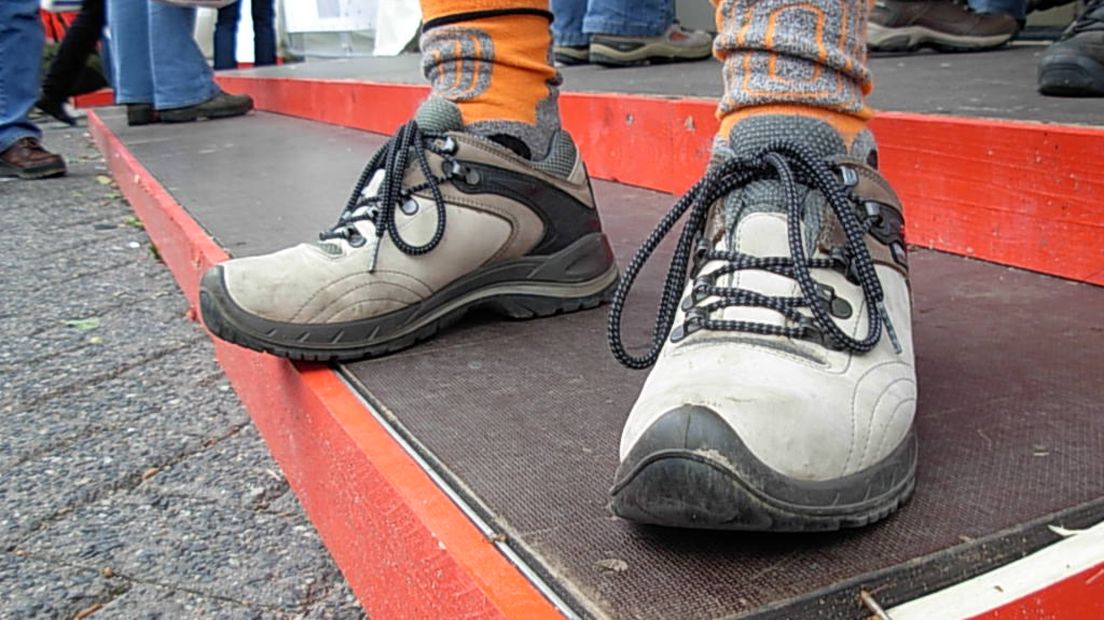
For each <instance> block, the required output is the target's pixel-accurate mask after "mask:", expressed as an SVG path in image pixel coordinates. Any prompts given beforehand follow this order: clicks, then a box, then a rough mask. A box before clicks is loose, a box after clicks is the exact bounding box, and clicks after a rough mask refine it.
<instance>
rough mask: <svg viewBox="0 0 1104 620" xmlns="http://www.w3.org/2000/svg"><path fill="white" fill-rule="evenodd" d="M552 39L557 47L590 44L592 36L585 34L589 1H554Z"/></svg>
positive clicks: (552, 3) (552, 2)
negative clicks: (584, 24)
mask: <svg viewBox="0 0 1104 620" xmlns="http://www.w3.org/2000/svg"><path fill="white" fill-rule="evenodd" d="M550 5H551V8H552V15H553V17H554V19H553V20H552V39H553V40H554V41H555V42H556V43H555V44H556V45H565V46H568V45H569V46H579V45H586V44H587V43H590V36H589V35H585V34H583V19H585V18H586V12H587V0H552V1H551V3H550Z"/></svg>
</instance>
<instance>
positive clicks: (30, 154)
mask: <svg viewBox="0 0 1104 620" xmlns="http://www.w3.org/2000/svg"><path fill="white" fill-rule="evenodd" d="M63 174H65V160H64V159H62V158H61V155H57V154H54V153H51V152H50V151H47V150H46V149H44V148H42V143H41V142H39V141H38V138H31V137H27V138H20V139H18V140H16V141H15V144H13V145H11V146H9V147H8V148H7V149H6V150H5V151H4V152H3V153H0V177H19V178H20V179H45V178H47V177H59V176H61V175H63Z"/></svg>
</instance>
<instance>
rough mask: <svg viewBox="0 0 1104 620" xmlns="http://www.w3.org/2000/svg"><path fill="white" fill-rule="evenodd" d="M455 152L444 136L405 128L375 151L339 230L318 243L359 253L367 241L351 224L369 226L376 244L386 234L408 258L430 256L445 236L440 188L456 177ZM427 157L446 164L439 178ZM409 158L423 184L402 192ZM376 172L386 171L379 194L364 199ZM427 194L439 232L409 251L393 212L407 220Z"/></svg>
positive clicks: (332, 230) (412, 123)
mask: <svg viewBox="0 0 1104 620" xmlns="http://www.w3.org/2000/svg"><path fill="white" fill-rule="evenodd" d="M456 149H457V145H456V142H455V141H454V140H453V139H452V138H451V137H449V136H448V135H446V134H444V133H436V132H428V131H422V130H421V129H420V128H419V127H418V123H417V122H416V121H410V122H409V123H407V124H406V125H403V126H402V127H401V128H400V129H399V131H398V132H397V133H396V134H395V135H394V137H392V138H391V139H390V140H389V141H388V142H387V144H386V145H384V147H383V148H381V149H380V150H378V151H376V154H375V155H373V156H372V159H371V160H370V161H369V162H368V165H366V166H365V167H364V170H363V171H362V172H361V173H360V177H359V178H358V179H357V183H356V186H355V187H354V188H353V193H352V195H351V196H350V197H349V201H348V203H346V205H345V208H344V209H343V210H342V212H341V216H340V217H339V218H338V221H337V224H335V225H334V226H333V228H330V229H329V230H327V231H325V232H323V233H321V234H320V235H318V238H319V239H320V240H322V241H327V240H329V239H344V240H346V241H348V242H349V244H350V245H352V246H353V247H360V246H362V245H364V244H365V243H366V242H367V240H366V239H364V237H363V236H361V234H360V232H359V231H358V230H357V228H356V226H355V224H356V223H357V222H363V221H371V222H372V223H373V224H375V229H376V237H377V238H378V239H382V238H383V235H384V234H385V233H386V234H387V235H388V236H390V237H391V240H392V241H393V242H394V243H395V247H397V248H398V249H399V250H401V251H402V252H404V253H406V254H410V255H414V256H417V255H420V254H425V253H427V252H429V251H431V250H433V248H435V247H437V244H438V243H440V242H441V238H442V237H443V236H444V234H445V199H444V196H442V195H441V188H440V184H441V183H444V182H446V181H448V180H449V179H450V178H452V176H453V175H454V174H457V173H458V172H459V164H458V163H457V162H456V160H455V159H454V158H453V157H452V156H453V154H455V153H456ZM427 151H429V152H432V153H436V154H437V155H440V156H441V157H442V158H444V160H445V162H444V169H443V170H442V176H436V175H435V174H433V171H432V170H431V169H430V165H429V161H428V160H427V159H426V152H427ZM412 155H413V157H414V161H415V162H417V165H418V167H419V169H421V171H422V175H423V176H424V177H425V179H426V180H425V181H424V182H422V183H419V184H417V185H413V186H411V187H406V188H404V187H403V186H402V182H403V177H404V176H405V174H406V168H407V166H408V165H409V163H410V158H411V156H412ZM379 170H383V171H384V178H383V183H382V184H381V185H380V187H379V191H378V192H376V194H375V195H374V196H365V195H364V189H365V188H366V187H367V186H368V184H369V183H370V182H371V180H372V177H373V176H375V174H376V172H377V171H379ZM427 189H428V190H429V191H430V192H431V193H432V194H433V202H434V203H435V205H436V209H437V228H436V230H434V232H433V237H432V238H430V240H429V241H427V242H426V243H425V244H423V245H411V244H410V243H407V241H406V240H405V239H403V238H402V235H401V234H400V233H399V229H398V225H397V224H396V223H395V209H400V210H401V211H402V212H403V213H406V214H407V215H413V214H414V213H416V212H417V209H418V203H417V202H416V201H414V198H413V195H414V194H415V193H416V192H420V191H423V190H427ZM376 251H377V252H378V251H379V243H377V244H376ZM373 265H374V261H373Z"/></svg>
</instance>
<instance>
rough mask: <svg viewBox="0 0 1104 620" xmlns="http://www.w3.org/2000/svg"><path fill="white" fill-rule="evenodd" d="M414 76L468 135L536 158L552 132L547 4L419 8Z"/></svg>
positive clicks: (501, 1) (425, 3)
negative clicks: (455, 113) (418, 60)
mask: <svg viewBox="0 0 1104 620" xmlns="http://www.w3.org/2000/svg"><path fill="white" fill-rule="evenodd" d="M421 5H422V15H423V19H424V20H425V27H424V31H423V33H422V41H421V44H422V71H423V73H424V74H425V76H426V78H427V79H428V80H429V82H430V84H431V86H432V89H433V90H432V95H433V96H437V97H441V98H444V99H447V100H449V101H452V102H454V103H456V105H457V107H458V108H459V109H460V114H461V116H462V117H463V121H464V126H465V128H466V129H467V130H468V131H471V132H473V133H476V134H480V135H484V136H487V137H490V138H492V139H494V140H497V141H499V142H501V143H503V144H506V145H507V146H510V147H512V148H513V149H514V150H515V151H518V152H520V153H522V154H523V155H526V156H530V157H533V158H534V159H540V158H542V157H543V156H544V155H545V153H547V152H548V148H549V145H550V143H551V139H552V136H553V135H554V134H555V132H556V131H557V130H558V129H559V128H560V112H559V107H558V106H557V103H556V98H557V96H558V94H559V85H560V82H561V81H562V80H561V77H560V74H559V72H558V71H556V69H555V67H554V66H553V64H552V59H551V54H552V50H551V47H552V34H551V31H550V29H549V26H550V24H551V20H552V14H551V13H549V12H548V2H547V0H544V1H528V2H519V1H513V2H511V1H509V0H460V1H456V2H447V1H445V0H422V3H421Z"/></svg>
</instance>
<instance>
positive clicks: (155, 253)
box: [149, 243, 165, 263]
mask: <svg viewBox="0 0 1104 620" xmlns="http://www.w3.org/2000/svg"><path fill="white" fill-rule="evenodd" d="M149 253H150V256H152V257H153V260H155V261H157V262H159V263H163V262H165V259H163V258H161V251H160V250H158V249H157V246H156V245H154V244H152V243H151V244H149Z"/></svg>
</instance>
